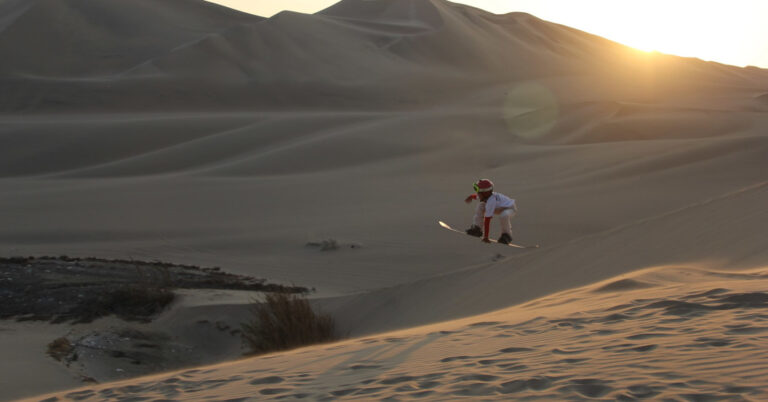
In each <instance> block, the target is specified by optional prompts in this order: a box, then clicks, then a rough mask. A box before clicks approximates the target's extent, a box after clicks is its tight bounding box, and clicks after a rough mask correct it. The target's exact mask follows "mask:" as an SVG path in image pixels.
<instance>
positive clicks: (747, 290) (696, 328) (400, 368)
mask: <svg viewBox="0 0 768 402" xmlns="http://www.w3.org/2000/svg"><path fill="white" fill-rule="evenodd" d="M765 288H766V270H765V269H764V268H763V269H758V270H749V271H719V270H717V269H715V268H713V267H705V266H664V267H656V268H652V269H647V270H643V271H640V272H637V273H634V274H632V275H625V276H621V277H617V278H612V279H610V280H608V281H604V282H598V283H596V284H593V285H590V286H587V287H582V288H577V289H573V290H569V291H566V292H562V293H556V294H553V295H550V296H548V297H545V298H541V299H537V300H534V301H532V302H529V303H526V304H524V305H521V306H517V307H512V308H508V309H504V310H500V311H497V312H494V313H489V314H483V315H479V316H475V317H472V318H471V319H465V320H457V321H452V322H447V323H442V324H436V325H432V326H426V327H417V328H413V329H410V330H405V331H399V332H392V333H387V334H382V335H377V336H371V337H366V338H358V339H354V340H350V341H345V342H340V343H337V344H333V345H329V346H315V347H310V348H304V349H299V350H296V351H292V352H287V353H281V354H276V355H270V356H265V357H260V358H252V359H247V360H242V361H239V362H232V363H225V364H221V365H216V366H208V367H202V368H199V369H192V370H184V371H179V372H174V373H168V374H163V375H159V376H153V377H146V378H141V379H136V380H131V381H127V382H116V383H111V384H106V385H101V386H91V387H86V388H82V389H78V390H73V391H70V392H66V393H61V394H59V395H57V396H56V397H57V398H64V399H76V400H77V399H94V400H97V399H122V398H132V397H143V398H159V399H178V400H187V399H198V400H201V399H217V400H223V399H227V400H249V398H250V400H271V399H285V398H288V399H311V400H317V399H384V398H394V399H411V398H427V399H431V400H445V399H458V398H468V399H475V398H483V399H486V398H494V399H509V398H515V399H519V398H526V399H543V400H553V399H579V400H582V399H591V398H600V399H607V400H617V399H625V400H635V399H647V398H650V399H652V400H660V399H671V400H722V399H727V400H740V399H754V400H760V399H763V398H765V396H766V392H768V390H767V389H766V386H765V383H764V381H762V378H764V377H765V375H766V374H768V373H766V366H765V364H764V362H765V359H766V355H765V347H766V342H768V337H766V336H765V332H766V330H767V329H768V328H766V326H765V322H766V319H768V316H766V314H765V312H766V308H768V294H766V293H765V292H764V290H765ZM46 397H53V396H52V395H47V396H43V397H40V398H46ZM40 398H38V399H40Z"/></svg>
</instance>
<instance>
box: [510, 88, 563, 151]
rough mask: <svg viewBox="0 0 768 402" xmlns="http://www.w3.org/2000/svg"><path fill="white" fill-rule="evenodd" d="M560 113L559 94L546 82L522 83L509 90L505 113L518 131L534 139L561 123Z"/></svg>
mask: <svg viewBox="0 0 768 402" xmlns="http://www.w3.org/2000/svg"><path fill="white" fill-rule="evenodd" d="M559 114H560V108H559V107H558V103H557V98H556V97H555V95H554V94H553V93H552V91H550V90H549V88H547V87H546V86H544V85H541V84H539V83H536V82H524V83H518V84H516V85H514V86H513V87H511V88H510V89H509V91H508V92H507V95H506V97H505V100H504V106H503V109H502V116H503V118H504V121H505V122H506V124H507V129H508V130H509V131H510V132H511V133H512V134H514V135H516V136H519V137H522V138H526V139H533V138H538V137H541V136H544V135H546V134H547V133H549V132H550V131H551V130H552V128H554V127H555V124H557V119H558V116H559Z"/></svg>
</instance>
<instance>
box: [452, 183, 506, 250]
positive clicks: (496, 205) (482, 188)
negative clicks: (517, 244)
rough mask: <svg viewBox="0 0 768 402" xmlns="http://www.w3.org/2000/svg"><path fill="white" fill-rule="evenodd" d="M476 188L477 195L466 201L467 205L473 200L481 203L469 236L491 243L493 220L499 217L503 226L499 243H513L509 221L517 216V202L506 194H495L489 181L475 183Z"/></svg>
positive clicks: (476, 211) (468, 230)
mask: <svg viewBox="0 0 768 402" xmlns="http://www.w3.org/2000/svg"><path fill="white" fill-rule="evenodd" d="M474 188H475V194H472V195H470V196H469V197H467V198H466V199H465V200H464V202H466V203H467V204H469V203H471V202H472V200H478V201H480V202H479V203H478V204H477V209H475V216H474V217H473V219H472V226H471V227H470V228H469V229H467V230H466V232H467V234H468V235H470V236H476V237H482V240H483V241H484V242H486V243H489V242H490V240H489V238H488V236H489V235H490V225H491V218H493V216H494V215H498V216H499V224H500V225H501V237H499V240H498V242H499V243H502V244H509V242H511V241H512V226H511V225H510V222H509V221H510V220H511V219H512V217H513V216H515V214H517V205H516V203H515V200H514V199H512V198H509V197H507V196H506V195H504V194H501V193H496V192H494V191H493V182H491V181H490V180H488V179H481V180H478V181H477V182H476V183H474ZM481 225H482V228H481Z"/></svg>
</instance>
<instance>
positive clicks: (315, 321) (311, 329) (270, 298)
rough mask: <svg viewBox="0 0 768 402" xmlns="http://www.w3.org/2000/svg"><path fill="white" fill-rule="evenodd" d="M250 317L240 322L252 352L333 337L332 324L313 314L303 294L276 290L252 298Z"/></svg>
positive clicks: (323, 316)
mask: <svg viewBox="0 0 768 402" xmlns="http://www.w3.org/2000/svg"><path fill="white" fill-rule="evenodd" d="M252 308H253V320H252V321H251V322H249V323H244V324H242V328H243V331H242V336H243V340H244V341H245V342H246V344H247V345H248V346H249V347H250V349H251V353H252V354H261V353H268V352H272V351H278V350H285V349H292V348H296V347H300V346H305V345H311V344H316V343H322V342H330V341H333V340H336V339H337V337H336V335H335V323H334V321H333V318H332V317H331V316H330V315H328V314H323V313H321V314H316V313H315V312H314V311H313V310H312V306H310V304H309V301H308V300H307V299H306V297H304V296H303V295H297V294H291V293H285V292H278V293H269V294H267V295H266V296H264V297H262V298H261V299H257V300H254V303H253V307H252Z"/></svg>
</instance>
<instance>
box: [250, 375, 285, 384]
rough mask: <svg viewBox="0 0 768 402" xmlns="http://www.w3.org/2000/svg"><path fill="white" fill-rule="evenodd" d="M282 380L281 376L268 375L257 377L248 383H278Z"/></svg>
mask: <svg viewBox="0 0 768 402" xmlns="http://www.w3.org/2000/svg"><path fill="white" fill-rule="evenodd" d="M283 381H285V379H284V378H283V377H278V376H269V377H263V378H257V379H255V380H252V381H251V382H249V384H251V385H263V384H279V383H281V382H283Z"/></svg>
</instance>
